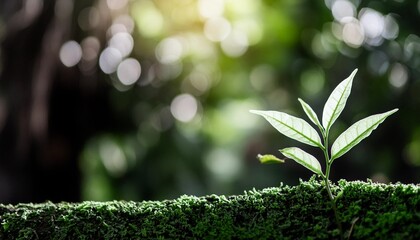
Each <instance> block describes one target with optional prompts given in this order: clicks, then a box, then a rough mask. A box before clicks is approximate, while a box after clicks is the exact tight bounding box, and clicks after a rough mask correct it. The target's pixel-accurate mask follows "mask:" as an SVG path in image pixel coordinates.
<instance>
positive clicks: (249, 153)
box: [0, 0, 420, 203]
mask: <svg viewBox="0 0 420 240" xmlns="http://www.w3.org/2000/svg"><path fill="white" fill-rule="evenodd" d="M419 12H420V1H403V0H399V1H397V0H395V1H391V0H388V1H356V0H354V1H349V0H326V1H310V0H300V1H292V0H285V1H268V0H266V1H252V0H247V1H232V0H219V1H209V0H207V1H206V0H202V1H194V0H177V1H170V2H168V1H164V0H156V1H149V0H134V1H117V0H98V1H79V0H74V1H70V0H57V1H51V0H50V1H48V0H46V1H42V0H26V1H21V0H3V1H1V2H0V43H1V48H0V59H1V60H0V202H2V203H17V202H42V201H46V200H51V201H54V202H57V201H81V200H112V199H126V200H138V201H139V200H154V199H158V200H161V199H167V198H175V197H178V196H180V195H182V194H195V195H204V194H211V193H216V194H240V193H242V192H243V191H244V190H249V189H252V188H254V187H255V188H258V189H260V188H263V187H271V186H278V185H279V184H280V182H284V183H286V184H297V183H298V180H299V178H302V179H308V178H309V177H310V176H311V172H310V171H308V170H307V169H305V168H303V167H301V166H300V165H298V164H297V163H295V162H293V161H291V160H288V161H286V163H285V164H283V165H271V166H267V165H260V164H259V162H258V161H257V159H256V158H255V156H256V155H257V154H258V153H271V154H275V155H277V156H280V154H279V153H278V151H277V150H278V149H279V148H284V147H288V146H299V147H302V148H304V149H305V150H306V151H308V152H310V153H311V154H313V155H315V156H317V157H318V158H319V159H320V161H321V163H322V164H323V161H322V154H321V152H320V151H319V150H318V149H315V148H312V147H309V146H302V145H301V144H299V143H296V142H294V141H293V140H289V139H288V138H286V137H284V136H282V135H281V134H279V133H278V132H276V130H275V129H273V128H271V127H270V126H269V125H268V124H267V123H266V122H265V121H264V120H263V119H262V118H258V117H257V116H254V115H252V114H250V113H249V112H248V110H249V109H264V110H279V111H285V112H288V113H291V114H293V115H295V116H299V117H302V118H305V119H307V118H306V116H305V114H304V112H303V110H302V109H301V108H300V105H299V103H298V101H297V98H298V97H300V98H302V99H304V100H305V101H306V102H307V103H309V104H310V105H311V106H312V107H313V108H314V110H315V111H316V112H317V114H318V116H319V117H321V113H322V108H323V105H324V103H325V101H326V99H327V97H328V96H329V94H330V92H331V91H332V90H333V89H334V87H335V86H336V85H337V84H338V83H339V82H340V81H342V80H343V79H344V78H346V77H347V76H348V75H349V74H350V73H351V72H352V71H353V70H354V69H355V68H358V69H359V71H358V73H357V75H356V77H355V80H354V83H353V89H352V94H351V95H350V98H349V100H348V103H347V106H346V108H345V110H344V112H343V113H342V116H341V117H340V118H339V120H338V121H337V122H336V123H335V124H334V126H333V128H332V133H331V140H333V139H334V138H335V137H336V136H338V134H339V133H340V132H342V131H343V130H345V129H346V128H347V127H348V126H350V125H351V124H352V123H353V122H355V121H357V120H359V119H361V118H363V117H366V116H368V115H371V114H375V113H380V112H385V111H387V110H390V109H393V108H399V109H400V111H398V112H397V113H396V114H394V115H392V116H391V117H389V118H388V119H387V120H386V121H385V122H384V123H383V124H381V125H380V127H379V128H378V130H376V131H375V132H373V134H372V135H371V136H370V137H369V138H368V139H366V140H364V141H363V142H362V143H361V144H360V145H359V146H357V147H355V148H354V149H352V150H351V151H350V152H348V153H347V154H346V155H344V156H343V157H341V158H340V159H339V160H336V161H335V163H334V165H333V169H332V176H331V178H332V180H333V181H337V180H338V179H341V178H345V179H347V180H366V179H367V178H371V179H373V180H374V181H379V182H396V181H400V182H403V183H417V182H418V181H419V180H420V174H419V169H420V167H419V166H420V124H419V121H420V114H419V110H420V109H419V108H420V96H419V94H420V80H419V76H420V72H419V69H420V58H419V56H420V55H419V54H420V38H419V27H418V22H419ZM109 53H111V54H109ZM123 63H124V64H123ZM139 66H141V75H140V77H138V74H139V70H140V69H139ZM124 67H125V68H124ZM136 74H137V75H136ZM130 81H131V82H130Z"/></svg>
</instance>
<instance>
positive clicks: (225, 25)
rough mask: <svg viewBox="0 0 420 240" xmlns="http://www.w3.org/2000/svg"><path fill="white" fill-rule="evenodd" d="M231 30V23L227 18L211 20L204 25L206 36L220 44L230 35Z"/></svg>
mask: <svg viewBox="0 0 420 240" xmlns="http://www.w3.org/2000/svg"><path fill="white" fill-rule="evenodd" d="M231 29H232V27H231V24H230V22H229V21H228V20H226V19H225V18H223V17H216V18H211V19H209V20H207V21H206V23H205V25H204V35H205V36H206V37H207V38H208V39H209V40H211V41H213V42H220V41H222V40H224V39H225V38H226V37H227V36H228V35H229V33H230V31H231Z"/></svg>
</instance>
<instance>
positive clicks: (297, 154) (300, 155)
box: [280, 147, 322, 175]
mask: <svg viewBox="0 0 420 240" xmlns="http://www.w3.org/2000/svg"><path fill="white" fill-rule="evenodd" d="M280 152H281V153H282V154H283V155H284V156H286V157H288V158H290V159H293V160H295V161H296V162H297V163H299V164H301V165H302V166H304V167H306V168H307V169H309V170H311V171H312V172H314V173H316V174H318V175H322V170H321V164H320V163H319V162H318V160H317V159H316V158H315V157H314V156H312V155H311V154H309V153H307V152H305V151H303V150H302V149H300V148H297V147H290V148H285V149H281V150H280Z"/></svg>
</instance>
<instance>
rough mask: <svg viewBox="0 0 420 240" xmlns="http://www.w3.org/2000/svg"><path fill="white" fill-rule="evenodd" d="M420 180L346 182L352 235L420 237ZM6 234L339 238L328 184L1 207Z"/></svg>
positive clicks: (344, 211) (0, 235) (341, 209)
mask: <svg viewBox="0 0 420 240" xmlns="http://www.w3.org/2000/svg"><path fill="white" fill-rule="evenodd" d="M419 188H420V186H419V185H414V184H376V183H372V182H370V181H368V182H361V181H355V182H348V181H344V180H342V181H340V182H339V183H338V184H337V185H333V188H332V190H333V192H334V194H336V195H337V198H336V204H337V210H338V216H339V218H340V221H341V222H342V225H343V228H344V230H345V231H346V233H345V234H347V235H349V234H351V238H352V239H420V211H419V208H420V194H419ZM0 222H1V227H0V239H25V240H26V239H302V238H303V239H337V238H339V237H340V232H339V230H338V228H337V224H336V222H335V218H334V212H333V211H332V207H331V203H330V201H329V199H328V196H327V192H326V190H325V186H324V185H323V183H322V182H319V181H317V180H314V179H311V180H309V181H305V182H304V181H301V182H300V184H299V185H297V186H283V185H281V186H280V187H274V188H267V189H263V190H251V191H247V192H245V193H244V194H243V195H235V196H218V195H209V196H203V197H195V196H181V197H179V198H178V199H174V200H165V201H143V202H130V201H111V202H81V203H51V202H46V203H41V204H18V205H0Z"/></svg>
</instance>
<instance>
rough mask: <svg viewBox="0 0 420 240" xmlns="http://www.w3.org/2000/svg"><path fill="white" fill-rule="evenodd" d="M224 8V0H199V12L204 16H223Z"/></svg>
mask: <svg viewBox="0 0 420 240" xmlns="http://www.w3.org/2000/svg"><path fill="white" fill-rule="evenodd" d="M223 10H224V1H223V0H199V1H198V12H199V13H200V15H201V16H202V17H204V18H214V17H218V16H221V15H222V14H223Z"/></svg>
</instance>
